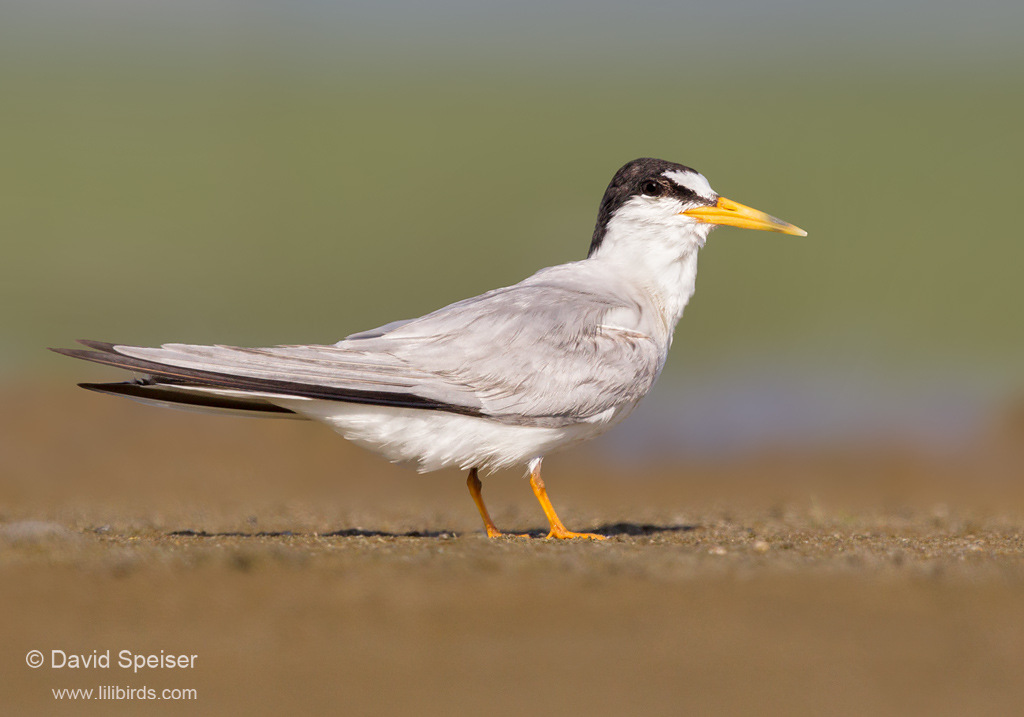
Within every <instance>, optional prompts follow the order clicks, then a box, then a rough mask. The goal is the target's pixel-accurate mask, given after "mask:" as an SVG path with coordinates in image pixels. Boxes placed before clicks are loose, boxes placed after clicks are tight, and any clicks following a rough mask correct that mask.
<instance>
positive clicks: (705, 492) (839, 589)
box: [0, 388, 1024, 715]
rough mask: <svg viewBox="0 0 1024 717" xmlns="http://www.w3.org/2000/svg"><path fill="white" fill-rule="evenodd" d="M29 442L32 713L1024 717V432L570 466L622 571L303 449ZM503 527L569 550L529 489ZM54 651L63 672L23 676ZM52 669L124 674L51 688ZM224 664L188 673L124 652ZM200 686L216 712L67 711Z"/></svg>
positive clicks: (25, 697)
mask: <svg viewBox="0 0 1024 717" xmlns="http://www.w3.org/2000/svg"><path fill="white" fill-rule="evenodd" d="M3 398H4V402H5V406H6V408H7V409H8V410H6V411H4V412H3V418H2V419H0V421H2V423H0V607H2V614H3V618H2V621H0V624H2V631H0V645H2V648H0V665H2V668H0V712H3V713H4V714H110V713H122V714H143V713H145V714H148V713H161V714H163V713H166V714H211V715H213V714H235V713H243V712H245V713H250V714H296V713H306V712H310V713H312V712H316V713H328V714H333V713H340V714H398V713H413V714H421V715H432V714H438V715H452V714H468V713H479V712H481V711H487V712H489V713H492V714H496V715H501V714H524V713H540V712H546V713H551V712H565V713H570V712H571V713H583V714H588V713H589V714H611V713H618V714H623V713H624V714H636V713H641V712H650V713H654V714H678V713H698V714H708V713H717V714H739V713H744V714H764V715H801V714H815V715H820V714H830V715H835V714H839V715H845V714H849V715H863V714H875V715H889V714H891V715H913V714H928V715H964V714H971V715H988V714H991V715H1008V714H1015V713H1018V712H1019V711H1020V710H1021V705H1024V679H1022V677H1021V676H1022V669H1024V486H1022V485H1021V483H1022V481H1021V480H1020V479H1021V477H1022V476H1024V450H1022V448H1021V447H1022V446H1024V440H1022V439H1024V430H1021V429H1022V427H1021V425H1020V417H1019V415H1018V416H1017V417H1016V418H1014V417H1013V416H1012V415H1008V416H1006V417H1004V418H1003V419H1001V422H997V423H995V424H994V425H993V427H992V430H991V431H989V432H988V433H987V434H986V435H985V436H982V437H979V439H978V441H977V444H976V445H975V446H974V447H973V448H971V449H969V450H958V451H956V452H950V453H949V454H947V455H943V456H934V455H933V456H923V455H920V454H918V453H915V452H914V451H911V450H908V449H901V448H900V447H892V446H891V447H887V448H879V447H874V448H872V449H870V450H868V449H865V448H861V449H855V448H844V449H836V450H832V451H818V452H816V453H814V454H808V453H805V452H798V451H793V450H783V449H778V450H775V451H772V452H770V453H768V452H766V453H764V454H761V455H758V456H747V457H743V458H735V459H733V460H730V461H717V462H707V461H705V462H697V461H690V462H687V463H685V464H683V463H678V462H675V463H671V464H661V465H656V464H647V465H643V466H636V465H632V466H628V465H621V464H618V463H615V462H614V461H612V460H609V459H608V458H607V456H601V455H599V454H597V453H595V452H593V451H590V452H588V451H586V450H584V451H582V452H576V453H571V454H568V455H566V456H560V457H559V456H556V457H553V458H552V459H550V460H549V461H548V462H546V464H545V468H546V473H545V476H546V480H547V484H548V489H549V492H550V494H551V496H552V499H553V501H554V502H555V505H556V507H557V508H559V510H560V512H561V513H562V517H563V519H564V520H565V521H566V523H567V524H568V525H569V526H570V527H571V528H574V529H577V530H592V531H596V532H599V533H603V534H605V535H607V536H609V539H608V540H606V541H604V542H602V543H591V542H578V543H577V542H570V543H560V542H550V541H545V540H541V539H536V538H507V539H499V540H488V539H487V538H486V537H484V535H483V534H482V532H481V529H480V525H479V518H478V517H477V515H476V511H475V509H474V507H473V504H472V502H471V500H470V499H469V495H468V493H467V492H466V488H465V482H464V481H465V478H464V476H462V475H460V474H458V473H456V472H445V473H439V474H433V475H429V476H418V475H416V474H415V473H413V472H411V471H409V470H407V469H404V468H400V467H394V466H389V465H387V464H386V463H384V462H383V461H381V460H380V459H378V458H376V457H374V456H372V455H369V454H367V453H365V452H362V451H360V450H359V449H356V448H354V447H352V446H349V445H348V444H346V443H345V442H344V441H342V440H340V439H338V438H337V437H335V436H333V435H332V434H331V433H329V432H328V431H327V430H325V429H323V428H321V427H318V426H313V425H311V424H302V423H297V422H286V421H275V422H257V421H245V420H232V419H221V418H206V417H197V416H190V415H188V414H182V413H176V412H169V411H158V410H155V409H149V408H146V407H141V406H136V405H134V404H131V403H129V402H126V401H119V400H116V399H112V398H107V397H102V396H94V395H90V394H86V393H85V392H81V391H75V390H72V389H70V388H68V389H54V390H52V391H47V392H32V393H29V392H25V391H18V390H13V389H11V390H7V391H6V392H5V393H4V396H3ZM484 494H485V496H486V498H487V499H488V503H489V505H490V506H491V508H492V514H493V515H494V517H495V520H496V522H498V524H499V525H500V526H502V527H503V528H507V529H510V530H516V531H529V532H532V533H533V534H535V535H541V534H542V529H543V527H544V520H543V516H542V514H541V512H540V510H539V508H538V507H537V505H536V502H535V501H534V499H533V497H532V494H531V492H530V490H529V486H528V484H527V483H526V482H525V481H524V480H522V479H521V478H520V476H518V475H516V474H512V473H506V474H497V475H495V476H493V477H491V478H490V479H485V483H484ZM30 650H40V651H41V652H42V653H43V655H44V665H43V666H42V667H40V668H38V669H33V668H31V667H29V666H28V665H27V664H26V655H27V654H28V652H29V651H30ZM53 650H62V651H63V652H64V653H66V654H83V655H89V654H92V653H93V651H96V652H97V654H100V655H102V654H104V653H105V652H106V651H107V650H109V651H110V655H111V666H110V667H109V668H105V669H103V668H97V669H93V668H78V669H71V668H69V667H64V668H59V669H57V668H53V667H52V666H51V662H52V657H53V653H52V651H53ZM122 650H128V651H130V652H131V653H132V655H133V656H134V655H136V654H140V655H144V656H145V655H150V654H156V655H159V654H160V652H161V651H163V652H164V654H165V655H167V654H174V655H196V658H195V660H194V665H193V667H191V668H174V669H169V668H159V667H157V668H148V667H146V668H142V669H140V670H139V671H138V672H135V671H134V670H133V669H132V668H127V669H124V668H121V667H119V666H118V664H117V662H118V655H119V653H120V652H121V651H122ZM100 685H111V686H117V687H121V688H133V689H137V688H140V687H146V688H153V689H154V690H156V691H157V693H158V694H160V693H161V692H162V690H164V689H167V688H169V689H174V688H184V689H194V690H195V691H196V693H195V698H194V699H192V700H187V701H174V700H169V699H167V700H146V701H144V702H141V701H140V700H138V699H134V700H131V701H128V700H123V701H114V700H99V699H98V694H94V697H93V699H92V700H91V701H85V700H78V701H75V702H71V701H69V700H61V701H58V700H55V698H54V696H53V692H52V690H53V689H60V688H76V687H82V688H87V689H88V688H92V689H94V690H95V689H96V688H98V687H99V686H100Z"/></svg>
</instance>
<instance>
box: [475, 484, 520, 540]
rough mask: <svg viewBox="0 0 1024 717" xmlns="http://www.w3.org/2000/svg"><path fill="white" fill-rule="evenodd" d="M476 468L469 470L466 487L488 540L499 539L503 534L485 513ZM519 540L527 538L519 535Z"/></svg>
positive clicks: (488, 514)
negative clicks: (481, 519) (478, 512)
mask: <svg viewBox="0 0 1024 717" xmlns="http://www.w3.org/2000/svg"><path fill="white" fill-rule="evenodd" d="M476 473H477V471H476V468H470V470H469V478H467V479H466V485H467V486H469V494H470V495H471V496H473V502H474V503H476V509H477V510H479V511H480V517H481V518H483V519H484V527H485V528H486V529H487V537H488V538H500V537H501V536H502V535H505V533H502V532H501V531H500V530H498V527H497V526H496V525H495V524H494V521H493V520H491V515H490V513H488V512H487V506H486V505H484V496H483V494H482V493H481V492H480V489H481V488H483V484H482V483H481V482H480V478H479V477H478V476H477V474H476ZM517 537H520V538H528V537H529V536H528V535H519V536H517Z"/></svg>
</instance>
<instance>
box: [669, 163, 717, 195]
mask: <svg viewBox="0 0 1024 717" xmlns="http://www.w3.org/2000/svg"><path fill="white" fill-rule="evenodd" d="M661 176H663V177H667V178H669V179H671V180H672V181H673V182H675V183H676V184H677V185H679V186H680V187H683V188H685V189H689V190H690V191H691V192H693V193H694V194H696V195H697V196H699V197H713V196H715V192H714V190H713V189H711V185H710V184H708V180H706V179H704V175H703V174H698V173H697V172H682V171H680V170H678V169H670V170H668V171H667V172H662V174H661Z"/></svg>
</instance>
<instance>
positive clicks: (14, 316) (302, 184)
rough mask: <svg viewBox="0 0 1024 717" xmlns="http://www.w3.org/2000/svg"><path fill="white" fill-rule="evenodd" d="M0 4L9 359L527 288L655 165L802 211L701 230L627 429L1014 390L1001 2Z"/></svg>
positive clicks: (806, 426)
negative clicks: (688, 291) (610, 192)
mask: <svg viewBox="0 0 1024 717" xmlns="http://www.w3.org/2000/svg"><path fill="white" fill-rule="evenodd" d="M0 12H2V13H3V18H2V19H3V22H2V23H0V28H2V29H0V93H2V97H3V98H4V101H3V109H2V119H0V122H2V125H0V157H2V161H0V242H2V248H3V251H2V261H0V325H2V327H3V332H2V335H0V377H2V380H4V381H5V382H6V383H8V384H11V383H13V384H16V385H20V384H27V383H28V382H29V381H48V380H53V381H56V380H60V381H67V380H69V379H70V378H72V377H75V378H79V379H80V380H85V379H89V378H96V377H97V376H99V375H100V373H101V372H102V369H98V368H95V367H87V366H85V365H84V364H79V365H76V364H75V363H74V362H71V361H69V360H67V359H64V358H61V357H58V356H55V355H52V354H48V353H46V352H44V351H43V347H45V346H49V345H60V346H66V345H69V344H70V343H71V341H72V340H73V339H75V338H95V339H102V340H113V341H120V342H126V343H128V342H131V343H140V344H147V343H160V342H166V341H187V342H218V343H232V344H242V345H269V344H278V343H301V342H333V341H336V340H338V339H339V338H341V337H343V336H344V335H346V334H348V333H352V332H354V331H358V330H362V329H366V328H369V327H372V326H376V325H379V324H382V323H385V322H388V321H391V320H394V319H398V318H404V317H411V316H415V315H419V314H421V313H424V312H426V311H429V310H431V309H434V308H437V307H439V306H441V305H444V304H446V303H448V302H451V301H455V300H458V299H461V298H464V297H466V296H468V295H471V294H475V293H479V292H482V291H484V290H487V289H489V288H492V287H495V286H499V285H506V284H510V283H514V282H516V281H518V280H520V279H521V278H523V277H525V276H526V275H528V274H530V273H532V272H533V271H535V270H537V269H539V268H541V267H544V266H548V265H551V264H555V263H559V262H564V261H570V260H574V259H579V258H582V257H583V256H585V254H586V250H587V246H588V243H589V239H590V233H591V231H592V228H593V222H594V219H595V214H596V209H597V204H598V201H599V200H600V197H601V194H602V192H603V190H604V187H605V185H606V184H607V182H608V180H609V179H610V177H611V175H612V173H613V172H614V171H615V170H616V169H617V168H618V167H619V166H620V165H621V164H623V163H624V162H626V161H628V160H630V159H633V158H635V157H639V156H657V157H662V158H665V159H670V160H674V161H679V162H682V163H685V164H688V165H690V166H693V167H695V168H696V169H698V170H700V171H702V172H703V173H704V174H705V175H706V176H707V177H708V178H709V180H710V181H711V183H712V186H713V187H714V188H715V189H716V190H717V191H719V192H720V193H722V194H723V195H725V196H728V197H730V198H733V199H736V200H738V201H740V202H743V203H746V204H750V205H752V206H754V207H757V208H759V209H763V210H764V211H767V212H769V213H771V214H774V215H776V216H779V217H781V218H783V219H786V220H788V221H791V222H793V223H795V224H797V225H799V226H801V227H803V228H804V229H806V230H808V232H809V233H810V236H809V237H808V238H806V239H804V238H796V237H788V236H780V235H769V234H763V233H754V232H743V231H740V230H735V229H722V230H719V231H717V232H716V233H714V234H713V235H712V237H711V239H710V241H709V243H708V246H707V248H706V249H705V250H704V252H703V253H702V256H701V267H700V274H699V278H698V291H697V294H696V297H695V298H694V300H693V302H692V303H691V304H690V307H689V308H688V309H687V312H686V316H685V317H684V318H683V321H682V323H681V324H680V327H679V329H678V330H677V333H676V342H675V346H674V349H673V355H672V357H671V359H670V362H669V367H668V369H667V370H666V373H665V376H664V377H663V380H662V383H661V384H660V386H659V390H658V396H655V397H653V400H652V401H650V403H651V406H650V407H648V408H645V409H644V411H645V412H641V413H638V415H637V417H635V418H634V419H633V421H635V423H634V425H633V427H632V428H629V427H628V426H630V423H631V422H632V421H631V422H627V424H626V426H624V427H623V429H622V430H623V431H625V432H624V433H620V434H617V435H618V436H619V438H618V439H615V438H613V439H612V441H613V444H614V441H615V440H619V442H620V443H622V444H623V445H625V444H628V446H632V447H634V448H636V447H637V446H639V447H641V448H643V450H647V449H648V448H650V447H652V446H655V445H657V446H672V445H677V444H679V441H683V442H684V443H685V442H686V441H687V440H691V439H692V440H693V441H696V442H697V443H707V444H712V443H715V442H716V441H719V442H722V441H724V442H725V443H726V444H729V445H733V444H734V443H735V442H736V441H743V440H748V439H749V441H751V442H757V441H763V440H768V439H772V438H779V437H780V436H781V437H783V438H792V437H794V436H795V437H798V438H799V437H808V438H815V437H818V438H821V437H824V438H829V439H835V438H837V437H842V436H843V435H852V434H853V433H856V432H858V431H860V432H864V431H867V432H869V433H870V432H875V433H879V432H882V433H887V432H890V431H906V432H908V434H909V433H920V434H922V435H923V434H928V435H941V436H948V435H949V434H950V433H951V432H952V433H957V432H962V431H965V430H970V427H971V426H972V425H974V424H975V423H976V422H977V421H978V420H980V417H982V416H984V415H986V412H988V411H990V410H993V409H997V408H998V407H999V406H1000V405H1002V404H1003V403H1005V402H1007V401H1011V400H1013V397H1014V396H1016V395H1018V394H1019V393H1020V391H1021V390H1022V389H1024V369H1022V366H1024V321H1022V317H1021V313H1022V307H1024V281H1022V280H1021V277H1020V273H1021V268H1022V267H1024V242H1022V241H1021V230H1020V229H1019V219H1018V218H1017V216H1016V214H1017V209H1018V206H1019V199H1018V197H1019V195H1020V192H1021V190H1022V189H1024V182H1022V181H1021V169H1020V168H1021V166H1022V161H1024V140H1022V133H1021V127H1022V122H1024V46H1022V45H1021V43H1020V42H1019V38H1020V36H1021V31H1022V30H1024V22H1022V20H1024V11H1022V10H1021V9H1020V8H1019V7H1016V6H1015V5H1014V4H1011V3H1000V2H981V3H971V4H969V5H968V4H966V3H959V4H958V3H937V4H936V3H924V2H912V1H910V0H907V1H905V2H897V3H895V4H891V3H890V4H881V3H874V2H869V3H866V4H862V5H860V6H859V7H858V8H850V7H846V6H844V5H840V4H838V3H835V4H828V3H825V4H820V3H819V4H811V3H806V2H798V1H795V0H793V1H790V2H779V3H763V4H753V3H745V2H731V3H730V2H725V3H716V4H715V5H714V7H708V6H703V5H690V6H687V5H672V6H668V5H664V4H661V3H656V2H640V3H634V4H630V6H629V7H623V6H618V5H613V4H608V3H582V2H563V3H556V4H553V5H552V4H541V3H535V2H526V3H525V4H523V5H521V6H517V7H516V8H509V7H504V6H502V5H497V4H495V5H488V4H472V5H471V4H465V3H460V2H451V1H446V2H441V3H437V4H435V5H432V6H430V7H429V8H427V7H421V6H416V5H413V4H410V3H378V4H375V5H372V6H371V5H365V6H363V5H354V4H344V5H335V4H327V3H318V2H313V1H312V0H306V1H304V2H298V3H291V4H290V3H284V2H274V1H273V0H265V1H264V2H259V3H232V2H219V3H212V4H198V3H196V4H192V3H169V2H159V1H156V2H150V3H144V4H141V5H131V6H130V4H125V3H117V2H96V3H87V4H81V3H72V2H61V1H59V0H47V1H45V2H41V3H39V2H37V3H28V2H12V3H8V4H5V5H4V8H3V9H2V10H0ZM104 375H105V374H104ZM628 446H627V447H628Z"/></svg>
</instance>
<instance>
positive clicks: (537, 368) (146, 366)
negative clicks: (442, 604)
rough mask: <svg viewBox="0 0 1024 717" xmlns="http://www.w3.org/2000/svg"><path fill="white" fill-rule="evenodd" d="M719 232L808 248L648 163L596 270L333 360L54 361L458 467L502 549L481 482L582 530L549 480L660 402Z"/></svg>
mask: <svg viewBox="0 0 1024 717" xmlns="http://www.w3.org/2000/svg"><path fill="white" fill-rule="evenodd" d="M719 225H725V226H733V227H745V228H748V229H764V230H768V231H774V232H781V233H783V234H795V235H799V236H806V235H807V233H806V232H805V231H803V230H802V229H798V228H797V227H795V226H793V225H792V224H788V223H786V222H783V221H781V220H779V219H776V218H774V217H772V216H769V215H767V214H765V213H763V212H759V211H757V210H755V209H751V208H750V207H746V206H744V205H742V204H738V203H736V202H734V201H731V200H729V199H726V198H725V197H720V196H719V195H718V194H716V193H715V192H714V191H713V190H712V189H711V186H710V185H709V184H708V181H707V180H706V179H705V178H704V176H703V175H702V174H700V173H699V172H697V171H695V170H693V169H690V168H689V167H685V166H683V165H681V164H675V163H673V162H666V161H664V160H660V159H637V160H634V161H632V162H629V163H628V164H626V165H625V166H623V167H622V168H621V169H620V170H619V171H618V172H616V173H615V176H614V177H613V178H612V181H611V183H610V184H609V185H608V189H607V190H606V191H605V193H604V197H603V198H602V199H601V205H600V208H599V209H598V213H597V226H596V227H595V229H594V234H593V238H592V240H591V243H590V251H589V253H588V255H587V258H586V259H583V260H582V261H575V262H571V263H569V264H562V265H559V266H553V267H549V268H547V269H542V270H540V271H538V272H537V273H536V274H534V275H533V276H531V277H529V278H527V279H524V280H523V281H521V282H519V283H518V284H515V285H514V286H508V287H505V288H501V289H494V290H493V291H489V292H487V293H485V294H481V295H480V296H476V297H473V298H471V299H466V300H464V301H459V302H457V303H454V304H451V305H450V306H446V307H444V308H442V309H438V310H437V311H434V312H433V313H430V314H426V315H425V316H421V317H420V318H417V319H409V320H406V321H396V322H393V323H390V324H386V325H385V326H381V327H380V328H377V329H373V330H371V331H364V332H361V333H357V334H352V335H351V336H348V337H347V338H345V339H343V340H341V341H339V342H338V343H336V344H332V345H302V346H275V347H272V348H237V347H234V346H221V345H216V346H198V345H189V344H164V345H163V346H161V347H159V348H144V347H139V346H128V345H121V344H110V343H102V342H98V341H80V342H79V343H81V344H83V345H85V346H86V347H88V349H90V350H82V349H53V350H54V351H57V352H58V353H62V354H65V355H67V356H73V357H75V358H81V359H86V360H88V361H94V362H96V363H101V364H108V365H111V366H117V367H120V368H124V369H129V370H131V371H134V372H136V373H138V374H141V378H139V379H137V380H134V381H129V382H125V383H103V384H92V383H83V384H79V385H81V386H82V387H83V388H88V389H92V390H94V391H100V392H103V393H109V394H116V395H120V396H127V397H129V398H133V399H136V400H139V401H142V402H144V403H149V404H153V405H158V406H172V407H178V408H186V409H190V410H195V411H202V412H207V413H231V414H241V415H250V416H266V417H274V416H277V417H292V418H303V419H311V420H315V421H320V422H322V423H326V424H327V425H328V426H330V427H331V428H333V429H334V430H335V431H337V432H338V433H340V434H341V435H342V436H344V437H345V438H347V439H349V440H350V441H353V442H355V443H357V444H359V445H361V446H364V447H365V448H368V449H369V450H371V451H374V452H376V453H379V454H381V455H382V456H384V457H385V458H387V459H389V460H391V461H395V462H414V463H415V464H416V465H417V468H418V469H419V470H420V471H421V472H426V471H433V470H438V469H440V468H448V467H458V468H461V469H463V470H468V471H469V477H468V479H467V484H468V486H469V491H470V493H471V495H472V497H473V500H474V502H475V503H476V506H477V509H478V510H479V511H480V516H481V518H483V522H484V526H485V528H486V529H487V535H488V536H490V537H496V536H500V535H502V533H501V531H499V530H498V528H497V527H495V525H494V522H493V521H492V520H491V518H490V516H489V515H488V513H487V508H486V507H485V505H484V501H483V497H482V495H481V483H480V479H479V475H478V474H479V471H482V470H489V471H491V470H495V469H498V468H508V467H511V466H516V465H524V466H527V467H528V470H529V475H530V484H531V486H532V487H533V491H534V494H535V495H536V497H537V499H538V500H539V501H540V504H541V507H542V508H543V509H544V513H545V515H546V516H547V519H548V522H549V523H550V524H551V530H550V532H549V533H548V535H547V537H548V538H593V539H597V540H601V539H603V538H604V536H601V535H595V534H593V533H576V532H573V531H570V530H568V529H567V528H566V527H565V526H564V525H563V524H562V521H561V520H560V519H559V517H558V515H557V514H556V513H555V509H554V508H553V507H552V505H551V501H550V500H549V499H548V496H547V492H546V490H545V487H544V482H543V480H542V479H541V462H542V461H543V459H544V457H545V456H547V455H548V454H550V453H551V452H553V451H556V450H560V449H563V448H567V447H569V446H572V445H575V444H578V443H581V442H583V441H586V440H589V439H591V438H594V437H595V436H598V435H600V434H602V433H604V432H605V431H607V430H608V429H610V428H611V427H612V426H614V425H616V424H617V423H619V422H620V421H622V420H623V419H624V418H625V417H626V416H627V415H629V413H630V412H631V411H632V410H633V409H634V408H635V407H636V405H637V403H638V402H639V401H640V399H641V398H643V397H644V395H645V394H646V393H647V392H648V391H649V390H650V389H651V387H652V386H653V385H654V382H655V380H656V379H657V378H658V375H659V374H660V373H661V369H662V367H663V366H664V365H665V359H666V357H667V355H668V350H669V346H670V345H671V344H672V334H673V331H674V330H675V326H676V323H677V322H678V321H679V319H680V317H682V315H683V309H684V308H685V307H686V304H687V302H688V301H689V299H690V297H691V296H692V295H693V292H694V282H695V279H696V276H697V254H698V251H699V250H700V249H701V248H702V247H703V246H704V243H705V241H706V240H707V237H708V234H709V233H710V232H711V230H712V229H713V228H715V227H716V226H719Z"/></svg>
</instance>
